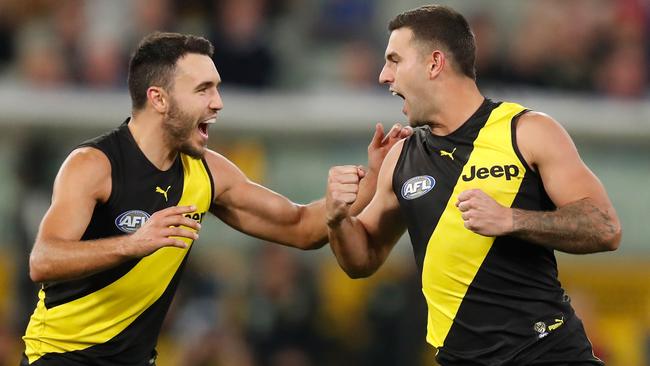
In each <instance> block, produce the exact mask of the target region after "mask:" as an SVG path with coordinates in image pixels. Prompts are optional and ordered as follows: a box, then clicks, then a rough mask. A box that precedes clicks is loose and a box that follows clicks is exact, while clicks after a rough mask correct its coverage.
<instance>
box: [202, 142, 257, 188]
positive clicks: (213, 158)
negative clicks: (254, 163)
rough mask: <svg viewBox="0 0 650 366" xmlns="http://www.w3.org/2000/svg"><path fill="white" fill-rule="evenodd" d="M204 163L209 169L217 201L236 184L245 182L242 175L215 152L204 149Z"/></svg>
mask: <svg viewBox="0 0 650 366" xmlns="http://www.w3.org/2000/svg"><path fill="white" fill-rule="evenodd" d="M204 158H205V161H206V163H207V164H208V169H210V175H212V180H213V181H214V182H215V184H214V197H215V199H216V200H219V197H221V195H222V194H223V193H224V192H226V191H228V190H230V189H231V188H232V187H233V186H235V185H236V184H237V183H242V182H246V181H247V178H246V176H245V175H244V173H243V172H242V171H241V170H240V169H239V168H238V167H237V166H236V165H235V164H234V163H233V162H232V161H230V160H228V158H226V157H225V156H223V155H221V154H219V153H218V152H216V151H213V150H210V149H206V151H205V155H204Z"/></svg>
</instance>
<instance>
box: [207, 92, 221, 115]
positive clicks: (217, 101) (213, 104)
mask: <svg viewBox="0 0 650 366" xmlns="http://www.w3.org/2000/svg"><path fill="white" fill-rule="evenodd" d="M209 107H210V109H212V110H213V111H215V112H216V111H220V110H221V109H223V101H222V100H221V94H219V91H218V90H215V92H214V94H213V95H212V98H211V99H210V105H209Z"/></svg>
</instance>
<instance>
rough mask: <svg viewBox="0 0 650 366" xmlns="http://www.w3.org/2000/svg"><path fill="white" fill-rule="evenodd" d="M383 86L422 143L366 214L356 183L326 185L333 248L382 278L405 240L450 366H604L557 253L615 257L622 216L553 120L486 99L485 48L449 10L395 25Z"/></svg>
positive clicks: (434, 335) (404, 153) (358, 268)
mask: <svg viewBox="0 0 650 366" xmlns="http://www.w3.org/2000/svg"><path fill="white" fill-rule="evenodd" d="M389 30H390V31H391V34H390V38H389V41H388V46H387V48H386V54H385V57H386V63H385V65H384V68H383V70H382V72H381V75H380V76H379V79H380V82H381V83H384V84H387V85H389V87H390V90H391V92H392V93H393V94H395V95H399V96H400V97H402V98H403V99H404V107H403V112H404V113H405V114H406V116H407V117H408V120H409V123H410V124H411V126H413V127H416V128H415V132H414V134H413V135H412V136H411V137H409V138H408V139H406V140H403V141H400V142H398V143H397V144H396V145H395V146H394V147H393V149H392V150H391V151H390V152H389V154H388V156H387V157H386V159H385V161H384V163H383V165H382V167H381V170H380V173H379V180H378V185H377V191H376V193H375V196H374V198H373V199H372V201H371V202H370V204H369V205H368V206H367V207H366V208H365V209H364V210H363V211H362V213H361V214H359V215H358V216H354V215H353V214H351V212H350V207H349V204H350V203H351V202H354V200H355V199H356V194H355V192H356V189H357V188H356V184H355V183H350V184H344V185H341V184H339V183H337V182H331V183H330V184H329V185H328V193H327V207H328V225H329V238H330V246H331V248H332V250H333V252H334V254H335V255H336V257H337V259H338V261H339V264H340V265H341V267H342V268H343V269H344V270H345V271H346V272H347V273H348V274H349V275H350V276H351V277H354V278H357V277H364V276H368V275H371V274H372V273H373V272H375V271H376V270H377V269H378V268H379V267H380V266H381V265H382V263H383V262H384V261H385V260H386V257H387V256H388V255H389V253H390V251H391V249H392V248H393V246H394V245H395V243H396V242H397V240H398V239H399V238H400V237H401V236H402V234H403V233H404V231H405V230H406V229H408V232H409V235H410V238H411V242H412V245H413V250H414V253H415V259H416V263H417V265H418V268H419V270H420V273H421V277H422V292H423V294H424V296H425V298H426V302H427V305H428V327H427V341H428V342H429V343H431V344H432V345H433V346H434V347H436V348H437V355H436V358H437V360H438V362H439V363H440V364H441V365H443V366H451V365H458V366H468V365H490V366H497V365H504V366H505V365H517V366H520V365H555V366H557V365H580V366H586V365H602V362H601V361H600V360H599V359H598V358H597V357H595V356H594V355H593V353H592V348H591V344H590V342H589V340H588V339H587V336H586V334H585V331H584V328H583V326H582V322H581V321H580V319H579V318H578V317H577V316H576V314H575V313H574V310H573V309H572V307H571V302H570V299H569V297H568V296H567V295H566V294H565V292H564V290H563V289H562V288H561V286H560V283H559V281H558V278H557V277H558V273H557V265H556V261H555V256H554V250H559V251H563V252H568V253H594V252H600V251H607V250H615V249H616V248H617V247H618V245H619V243H620V239H621V227H620V223H619V221H618V218H617V215H616V212H615V210H614V208H613V207H612V205H611V203H610V200H609V198H608V196H607V193H606V192H605V189H604V188H603V186H602V184H601V183H600V182H599V181H598V179H597V178H596V177H595V176H594V174H593V173H592V172H591V171H590V170H589V169H588V168H587V167H586V166H585V164H584V163H583V162H582V160H581V159H580V157H579V155H578V152H577V151H576V148H575V146H574V144H573V142H572V141H571V138H570V137H569V136H568V134H567V133H566V132H565V131H564V129H563V128H562V127H561V126H560V125H559V124H558V123H557V122H555V121H554V120H553V119H552V118H550V117H549V116H547V115H545V114H542V113H539V112H533V111H530V110H528V109H526V108H525V107H522V106H520V105H518V104H515V103H507V102H494V101H492V100H489V99H486V98H485V97H484V96H483V95H482V94H481V93H480V91H479V90H478V87H477V85H476V81H475V72H474V70H475V69H474V59H475V43H474V36H473V34H472V32H471V30H470V28H469V25H468V23H467V21H466V20H465V19H464V17H463V16H462V15H461V14H459V13H457V12H456V11H454V10H453V9H451V8H448V7H444V6H437V5H430V6H423V7H420V8H417V9H414V10H411V11H407V12H405V13H402V14H400V15H398V16H397V17H395V18H394V19H393V20H392V21H391V22H390V25H389Z"/></svg>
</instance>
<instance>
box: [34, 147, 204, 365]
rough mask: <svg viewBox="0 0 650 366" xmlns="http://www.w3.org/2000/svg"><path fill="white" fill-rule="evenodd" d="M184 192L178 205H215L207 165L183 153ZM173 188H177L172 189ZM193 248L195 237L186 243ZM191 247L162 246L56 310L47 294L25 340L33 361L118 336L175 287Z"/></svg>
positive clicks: (41, 294) (201, 207) (200, 209)
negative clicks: (49, 305) (174, 280)
mask: <svg viewBox="0 0 650 366" xmlns="http://www.w3.org/2000/svg"><path fill="white" fill-rule="evenodd" d="M182 161H183V170H184V175H185V177H184V185H183V194H182V196H181V199H180V201H179V203H178V205H180V206H182V205H195V206H196V207H197V212H199V213H204V212H207V210H208V209H209V207H210V202H209V201H210V197H211V190H212V187H211V184H210V179H209V177H208V174H209V173H208V172H207V171H206V169H205V167H204V165H203V163H202V162H201V160H200V159H193V158H190V157H188V156H186V155H182ZM172 189H173V188H172ZM183 240H184V241H185V242H186V243H188V244H190V245H191V244H192V241H191V240H189V239H183ZM187 250H188V249H179V248H162V249H159V250H158V251H156V252H155V253H153V254H151V255H149V256H147V257H145V258H142V259H141V260H140V261H139V263H138V264H137V265H136V266H135V267H133V269H131V271H129V272H128V273H127V274H125V275H124V276H123V277H121V278H120V279H119V280H117V281H115V282H113V283H111V284H110V285H108V286H106V287H104V288H102V289H100V290H98V291H95V292H93V293H91V294H89V295H87V296H84V297H82V298H79V299H76V300H74V301H71V302H69V303H66V304H62V305H59V306H56V307H54V308H52V309H46V308H45V293H44V291H43V290H41V291H40V292H39V301H38V304H37V306H36V310H35V311H34V314H33V315H32V318H31V320H30V324H29V326H28V327H27V332H26V334H25V336H24V337H23V339H24V341H25V345H26V355H27V357H28V359H29V362H30V363H32V362H34V361H36V360H38V359H39V358H40V357H42V356H43V355H44V354H46V353H62V352H71V351H77V350H83V349H86V348H88V347H90V346H93V345H96V344H102V343H105V342H107V341H108V340H110V339H112V338H113V337H115V336H117V335H118V334H119V333H120V332H122V331H123V330H124V329H126V328H127V327H128V326H129V325H130V324H131V323H133V321H134V320H136V319H137V318H138V316H140V315H141V314H142V313H143V312H144V311H145V310H147V309H148V308H149V307H150V306H151V305H152V304H153V303H154V302H155V301H156V300H158V298H160V296H161V295H162V294H163V292H164V291H165V289H166V288H167V286H168V285H169V283H170V281H171V279H172V278H173V276H174V274H175V273H176V271H177V270H178V267H179V266H180V264H181V263H182V261H183V258H184V257H185V255H186V254H187Z"/></svg>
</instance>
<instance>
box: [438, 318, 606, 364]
mask: <svg viewBox="0 0 650 366" xmlns="http://www.w3.org/2000/svg"><path fill="white" fill-rule="evenodd" d="M558 336H559V337H557V338H555V339H552V340H551V339H545V340H544V341H542V342H539V344H537V345H535V346H533V347H531V348H529V349H527V350H526V351H525V352H522V353H520V354H518V355H517V356H515V357H514V358H513V359H510V360H509V361H505V362H504V361H502V362H501V363H496V362H495V361H494V360H473V361H472V360H456V361H452V362H445V361H441V360H438V362H439V363H440V365H441V366H485V365H488V364H489V365H496V364H499V365H500V366H604V365H605V363H604V362H603V361H601V360H600V359H599V358H598V357H596V356H594V354H593V350H592V347H591V342H590V341H589V339H588V338H587V335H586V333H585V330H584V327H583V326H582V321H580V319H578V318H577V317H572V318H571V320H569V321H568V322H567V325H566V328H564V329H563V331H562V332H561V335H560V334H558ZM548 341H550V342H548Z"/></svg>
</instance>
